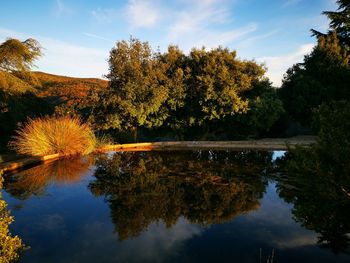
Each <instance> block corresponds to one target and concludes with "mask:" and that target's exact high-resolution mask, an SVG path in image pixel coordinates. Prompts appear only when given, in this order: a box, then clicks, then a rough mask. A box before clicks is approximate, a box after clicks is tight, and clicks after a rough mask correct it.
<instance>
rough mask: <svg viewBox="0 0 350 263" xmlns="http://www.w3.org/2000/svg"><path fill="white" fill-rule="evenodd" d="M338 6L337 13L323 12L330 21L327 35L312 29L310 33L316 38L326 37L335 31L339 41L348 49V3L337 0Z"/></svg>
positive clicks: (347, 0)
mask: <svg viewBox="0 0 350 263" xmlns="http://www.w3.org/2000/svg"><path fill="white" fill-rule="evenodd" d="M337 3H338V5H339V7H338V11H324V12H323V14H324V15H326V16H327V17H328V18H329V20H330V21H331V22H330V24H329V27H330V29H329V31H328V33H327V34H324V33H321V32H319V31H317V30H314V29H312V30H311V32H312V33H313V35H315V36H316V37H318V38H319V37H326V36H327V35H328V34H330V33H332V32H333V31H335V32H336V33H337V36H338V38H339V40H340V41H341V42H342V43H343V44H345V45H347V46H348V47H350V1H349V0H337Z"/></svg>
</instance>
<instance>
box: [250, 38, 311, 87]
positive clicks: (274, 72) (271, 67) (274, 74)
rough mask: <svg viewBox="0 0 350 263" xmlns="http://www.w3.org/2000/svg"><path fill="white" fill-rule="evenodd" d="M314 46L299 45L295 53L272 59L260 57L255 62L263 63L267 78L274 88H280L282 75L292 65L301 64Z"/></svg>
mask: <svg viewBox="0 0 350 263" xmlns="http://www.w3.org/2000/svg"><path fill="white" fill-rule="evenodd" d="M313 47H314V44H311V43H309V44H304V45H301V46H300V47H299V48H298V49H297V50H296V51H294V52H292V53H289V54H285V55H281V56H274V57H261V58H257V61H259V62H264V63H265V64H266V66H267V68H268V71H267V76H268V77H269V78H270V80H271V81H272V82H273V84H274V85H275V86H280V85H281V83H282V78H283V74H284V73H285V72H286V71H287V69H288V68H289V67H291V66H292V65H294V64H296V63H299V62H302V61H303V58H304V56H305V55H306V54H308V53H310V52H311V50H312V49H313Z"/></svg>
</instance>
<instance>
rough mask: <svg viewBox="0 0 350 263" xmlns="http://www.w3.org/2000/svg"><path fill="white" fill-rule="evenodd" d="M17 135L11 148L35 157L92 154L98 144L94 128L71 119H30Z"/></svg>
mask: <svg viewBox="0 0 350 263" xmlns="http://www.w3.org/2000/svg"><path fill="white" fill-rule="evenodd" d="M17 133H18V135H17V136H15V137H14V140H13V141H12V142H11V143H10V146H11V147H12V148H13V149H15V150H16V151H17V152H18V153H21V154H28V155H33V156H40V155H47V154H55V153H59V154H63V155H74V154H88V153H90V152H91V151H93V149H94V147H95V143H96V139H95V135H94V133H93V131H92V130H91V128H90V126H89V125H87V124H82V123H81V122H80V120H79V119H77V118H70V117H45V118H37V119H34V120H31V119H30V120H29V121H28V123H27V124H26V125H25V126H24V127H22V128H20V129H19V130H18V131H17Z"/></svg>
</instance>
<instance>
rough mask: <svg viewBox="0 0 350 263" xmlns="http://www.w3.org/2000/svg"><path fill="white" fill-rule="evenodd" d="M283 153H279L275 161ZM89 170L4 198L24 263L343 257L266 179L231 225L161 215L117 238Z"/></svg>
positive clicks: (327, 259) (340, 259)
mask: <svg viewBox="0 0 350 263" xmlns="http://www.w3.org/2000/svg"><path fill="white" fill-rule="evenodd" d="M283 154H284V151H277V152H275V153H274V154H273V159H274V160H275V159H276V158H277V157H280V156H282V155H283ZM92 173H93V171H89V172H87V175H86V176H83V177H82V178H81V180H80V181H79V182H75V183H73V184H64V185H62V184H55V183H52V184H50V185H48V186H47V188H46V191H45V195H43V196H32V197H30V198H29V199H27V200H24V201H21V200H18V199H16V198H13V197H10V195H9V194H7V193H6V192H5V193H4V197H5V199H6V200H7V201H8V203H9V207H10V208H11V209H12V210H13V215H14V216H15V222H14V223H13V225H12V226H11V230H12V233H13V234H18V235H20V236H21V237H22V239H23V240H24V242H25V243H26V245H29V246H30V247H31V249H30V250H29V251H26V252H25V253H24V256H23V259H22V262H35V263H40V262H164V261H167V262H192V261H196V262H259V253H260V249H261V251H262V256H263V261H262V262H266V257H267V256H268V255H269V254H271V251H272V250H274V253H275V261H274V262H349V257H348V258H346V256H344V255H341V256H334V255H333V254H331V252H329V251H328V250H324V249H320V248H319V247H318V246H317V245H316V242H317V236H316V234H315V233H314V232H313V231H309V230H306V229H304V228H302V227H301V226H300V225H299V224H298V223H296V222H295V221H294V220H293V216H292V213H291V209H292V205H290V204H287V203H285V202H284V201H283V200H282V199H280V198H279V196H278V194H277V193H276V188H275V184H274V183H273V182H270V183H269V185H268V186H267V189H266V193H265V195H264V197H263V198H262V199H261V200H260V204H261V206H260V207H259V208H258V209H257V210H255V211H253V212H250V213H247V214H242V215H239V216H238V217H236V218H235V219H233V220H232V221H231V222H227V223H224V224H217V225H211V226H207V227H203V226H200V225H198V224H192V223H191V222H189V221H188V220H187V219H185V218H183V217H180V218H179V219H178V221H177V222H176V223H175V224H174V225H173V226H172V227H170V228H167V227H166V226H165V224H164V223H163V222H162V221H161V220H160V221H159V222H153V223H152V224H150V225H149V226H148V227H147V229H146V230H145V231H144V232H142V233H141V234H140V235H139V236H137V237H134V238H131V239H128V240H125V241H119V240H118V234H117V233H116V232H115V226H114V225H113V223H112V221H111V218H110V208H109V206H108V204H107V203H106V202H105V200H104V198H101V197H95V196H93V195H92V193H91V192H90V191H89V189H88V188H87V184H88V183H89V181H90V180H92V178H93V177H92Z"/></svg>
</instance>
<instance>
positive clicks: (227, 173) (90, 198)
mask: <svg viewBox="0 0 350 263" xmlns="http://www.w3.org/2000/svg"><path fill="white" fill-rule="evenodd" d="M282 155H283V152H259V151H243V152H235V151H195V152H136V153H131V152H122V153H120V152H119V153H110V154H105V155H98V156H94V157H86V158H77V159H69V160H60V161H57V162H54V163H51V164H46V165H41V166H37V167H34V168H31V169H29V170H26V171H23V172H20V173H18V174H15V175H12V176H11V177H8V178H7V180H6V182H5V190H4V198H5V200H6V201H7V202H8V203H9V208H10V209H11V210H12V215H13V216H14V217H15V222H14V223H13V224H12V225H11V231H12V233H14V234H17V235H19V236H20V237H21V238H22V239H23V241H24V242H25V244H26V245H27V246H30V249H29V250H27V251H25V252H24V253H23V254H22V257H21V262H35V263H38V262H267V260H268V259H270V260H273V262H349V261H350V256H349V254H347V253H349V247H348V244H349V242H348V238H349V233H348V232H347V231H348V229H347V228H346V227H340V228H339V227H336V228H332V227H331V228H330V227H329V226H328V225H332V224H333V225H336V226H337V224H338V225H342V226H346V222H345V223H344V220H347V216H348V212H343V213H335V212H334V213H333V212H332V211H327V212H328V214H329V213H331V214H332V213H333V214H332V217H329V218H327V226H326V225H325V224H324V222H322V220H321V218H320V220H319V221H320V224H319V225H318V224H317V223H315V222H314V221H316V222H318V221H317V220H314V221H312V224H308V220H309V217H308V215H307V213H305V211H309V209H310V207H316V208H317V209H320V210H322V204H320V203H318V202H317V196H316V197H315V199H314V200H313V198H311V199H310V198H308V199H307V200H305V202H304V203H303V202H301V201H300V200H301V199H302V198H301V194H303V195H302V196H304V190H305V189H306V188H303V187H304V186H303V185H302V184H301V183H300V182H294V183H293V180H288V178H286V176H285V175H283V174H281V172H278V171H276V169H275V168H276V163H275V162H274V160H275V159H276V158H277V157H280V156H282ZM320 184H322V180H321V179H320ZM313 195H315V194H313ZM287 201H288V202H287ZM327 202H329V205H330V204H331V205H333V207H334V206H335V207H337V206H339V205H341V206H342V208H344V205H345V206H349V203H350V200H349V201H348V203H345V204H344V203H341V204H338V203H337V202H339V199H338V200H334V198H333V199H332V198H331V197H330V198H329V199H328V200H327ZM332 202H333V203H332ZM345 202H346V201H345ZM304 204H305V205H304ZM344 213H345V214H344ZM322 215H324V213H323V214H322V213H321V214H320V215H319V217H322ZM349 219H350V218H349ZM333 229H337V231H338V230H339V229H340V230H339V231H338V232H337V231H333ZM327 231H328V232H327ZM335 232H336V233H335ZM330 236H331V238H329V237H330ZM271 262H272V261H271Z"/></svg>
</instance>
